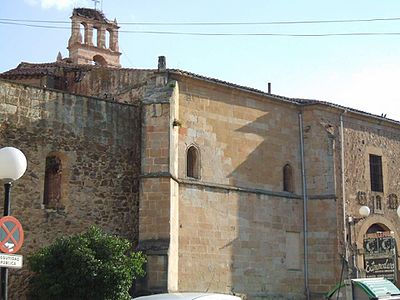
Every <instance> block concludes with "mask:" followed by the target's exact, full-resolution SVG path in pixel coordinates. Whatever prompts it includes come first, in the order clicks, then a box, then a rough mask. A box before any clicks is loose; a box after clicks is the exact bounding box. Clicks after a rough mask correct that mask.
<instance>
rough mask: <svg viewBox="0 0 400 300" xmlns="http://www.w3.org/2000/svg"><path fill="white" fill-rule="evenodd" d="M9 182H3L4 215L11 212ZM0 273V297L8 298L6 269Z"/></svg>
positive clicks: (2, 269)
mask: <svg viewBox="0 0 400 300" xmlns="http://www.w3.org/2000/svg"><path fill="white" fill-rule="evenodd" d="M10 193H11V182H8V183H5V184H4V216H9V215H10V213H11V201H10ZM0 275H1V299H2V300H7V299H8V269H7V268H0Z"/></svg>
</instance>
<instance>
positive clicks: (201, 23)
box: [0, 17, 400, 26]
mask: <svg viewBox="0 0 400 300" xmlns="http://www.w3.org/2000/svg"><path fill="white" fill-rule="evenodd" d="M0 21H10V22H28V23H56V24H68V23H69V22H68V21H56V20H30V19H12V18H0ZM390 21H400V17H391V18H370V19H343V20H340V19H336V20H297V21H270V22H118V24H120V25H149V26H159V25H163V26H168V25H171V26H231V25H292V24H293V25H295V24H323V23H363V22H390Z"/></svg>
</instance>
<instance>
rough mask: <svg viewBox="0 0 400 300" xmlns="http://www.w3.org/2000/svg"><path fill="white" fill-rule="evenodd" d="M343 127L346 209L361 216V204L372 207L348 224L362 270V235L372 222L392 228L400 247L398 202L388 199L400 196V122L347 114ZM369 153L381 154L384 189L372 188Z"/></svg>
mask: <svg viewBox="0 0 400 300" xmlns="http://www.w3.org/2000/svg"><path fill="white" fill-rule="evenodd" d="M344 128H345V148H344V149H345V158H346V160H345V176H346V195H347V202H346V206H347V213H348V215H349V216H353V217H354V218H360V215H359V213H358V210H359V208H360V207H361V206H362V205H367V206H368V207H369V208H370V209H371V214H370V215H369V216H368V217H367V218H365V219H361V220H360V221H359V222H357V223H356V224H354V225H353V224H351V230H352V231H351V236H350V241H349V242H351V243H354V249H355V251H354V252H353V253H351V254H352V255H355V256H356V258H357V267H358V268H359V269H360V270H361V272H363V271H364V262H363V256H362V255H361V254H362V249H363V237H364V234H365V233H366V232H367V230H368V229H369V227H370V226H372V225H373V224H379V225H380V226H382V227H383V228H384V229H385V230H388V231H393V232H394V234H395V238H396V242H397V249H400V248H399V246H400V235H399V233H400V220H399V217H398V216H397V214H396V209H397V207H398V204H399V203H398V202H397V203H394V204H395V205H391V203H390V199H391V198H392V199H394V198H396V199H398V198H399V197H400V184H399V176H400V131H399V128H400V125H399V124H393V123H390V122H386V121H385V120H382V119H371V118H365V117H364V118H363V117H360V116H355V115H353V114H346V115H345V116H344ZM370 154H374V155H379V156H381V157H382V171H383V172H382V173H383V174H382V176H383V192H373V191H371V181H370V167H369V155H370ZM377 197H381V209H379V207H377V205H376V202H375V201H376V198H377ZM397 265H399V264H397Z"/></svg>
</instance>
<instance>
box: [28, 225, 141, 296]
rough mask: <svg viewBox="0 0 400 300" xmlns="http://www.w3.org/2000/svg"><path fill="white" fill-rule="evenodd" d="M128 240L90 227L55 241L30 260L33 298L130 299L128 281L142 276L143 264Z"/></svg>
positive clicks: (129, 282) (130, 282) (129, 284)
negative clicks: (82, 231)
mask: <svg viewBox="0 0 400 300" xmlns="http://www.w3.org/2000/svg"><path fill="white" fill-rule="evenodd" d="M130 249H131V244H130V243H129V241H128V240H126V239H123V238H119V237H116V236H113V235H109V234H106V233H104V232H103V231H102V230H101V229H99V228H97V227H90V228H89V230H88V231H87V232H85V233H82V234H77V235H73V236H70V237H63V238H59V239H57V240H56V241H55V242H54V243H53V244H52V245H50V246H48V247H45V248H42V249H40V250H39V251H37V252H36V253H34V254H33V255H31V256H30V257H28V264H29V267H30V268H31V270H32V271H33V272H34V275H33V277H32V280H31V293H32V295H31V296H32V297H33V298H34V299H41V300H46V299H96V300H101V299H104V300H107V299H109V300H117V299H118V300H125V299H130V296H129V289H130V287H131V285H132V281H133V280H134V279H136V278H139V277H142V276H144V270H143V265H144V263H145V261H146V259H145V257H144V255H143V254H142V253H141V252H136V253H135V252H131V251H130Z"/></svg>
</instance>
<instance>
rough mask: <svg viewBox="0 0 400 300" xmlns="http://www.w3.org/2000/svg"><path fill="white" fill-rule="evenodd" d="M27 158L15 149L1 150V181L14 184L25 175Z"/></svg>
mask: <svg viewBox="0 0 400 300" xmlns="http://www.w3.org/2000/svg"><path fill="white" fill-rule="evenodd" d="M26 166H27V162H26V157H25V155H24V154H23V153H22V151H21V150H19V149H17V148H14V147H4V148H1V149H0V180H3V181H4V182H13V181H15V180H17V179H19V178H20V177H21V176H22V175H24V173H25V171H26Z"/></svg>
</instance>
